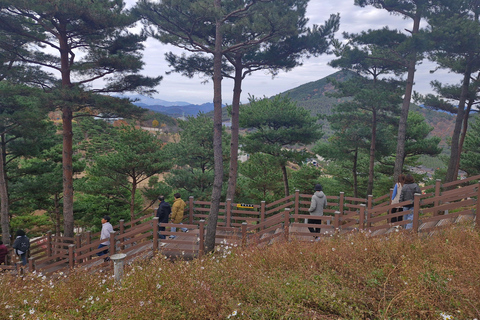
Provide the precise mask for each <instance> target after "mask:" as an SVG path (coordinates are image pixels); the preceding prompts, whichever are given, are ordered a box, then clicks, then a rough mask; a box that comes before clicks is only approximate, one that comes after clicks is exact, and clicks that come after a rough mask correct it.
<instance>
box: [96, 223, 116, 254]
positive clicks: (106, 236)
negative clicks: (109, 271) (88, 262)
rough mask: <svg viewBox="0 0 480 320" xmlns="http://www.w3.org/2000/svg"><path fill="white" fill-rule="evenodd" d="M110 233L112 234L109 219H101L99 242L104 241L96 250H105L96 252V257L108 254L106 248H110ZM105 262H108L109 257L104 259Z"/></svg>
mask: <svg viewBox="0 0 480 320" xmlns="http://www.w3.org/2000/svg"><path fill="white" fill-rule="evenodd" d="M110 232H113V227H112V225H111V224H110V217H109V216H104V217H103V218H102V231H101V233H100V240H105V241H104V242H102V243H100V244H99V245H98V249H100V248H104V247H105V248H106V249H105V250H103V251H100V252H97V256H99V257H100V256H103V255H105V254H107V253H108V247H109V246H110ZM104 260H105V261H110V257H106V258H105V259H104Z"/></svg>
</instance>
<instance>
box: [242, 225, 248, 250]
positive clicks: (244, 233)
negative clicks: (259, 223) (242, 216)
mask: <svg viewBox="0 0 480 320" xmlns="http://www.w3.org/2000/svg"><path fill="white" fill-rule="evenodd" d="M246 244H247V223H246V222H242V246H245V245H246Z"/></svg>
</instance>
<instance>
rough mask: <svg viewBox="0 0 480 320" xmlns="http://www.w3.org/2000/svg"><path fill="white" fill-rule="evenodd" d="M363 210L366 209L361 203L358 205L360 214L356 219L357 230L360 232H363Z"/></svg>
mask: <svg viewBox="0 0 480 320" xmlns="http://www.w3.org/2000/svg"><path fill="white" fill-rule="evenodd" d="M365 208H366V205H365V203H362V204H361V205H360V214H359V218H358V228H359V229H360V230H365Z"/></svg>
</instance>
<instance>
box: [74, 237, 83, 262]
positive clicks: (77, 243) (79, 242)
mask: <svg viewBox="0 0 480 320" xmlns="http://www.w3.org/2000/svg"><path fill="white" fill-rule="evenodd" d="M81 247H82V238H81V235H79V234H77V235H75V249H76V250H75V251H76V252H77V253H79V254H81V251H80V248H81ZM78 262H79V263H80V262H82V261H78Z"/></svg>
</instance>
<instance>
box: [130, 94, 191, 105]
mask: <svg viewBox="0 0 480 320" xmlns="http://www.w3.org/2000/svg"><path fill="white" fill-rule="evenodd" d="M126 97H128V98H130V99H132V100H137V101H136V102H135V105H138V106H141V105H149V106H153V105H157V106H164V107H178V106H188V105H192V104H191V103H188V102H184V101H174V102H172V101H165V100H162V99H155V98H150V97H146V96H142V95H132V96H126Z"/></svg>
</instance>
